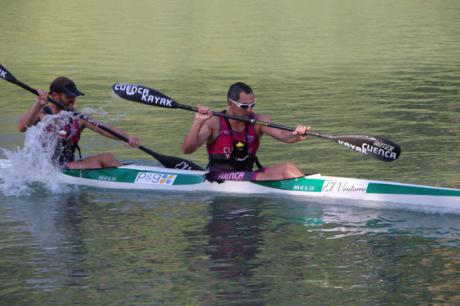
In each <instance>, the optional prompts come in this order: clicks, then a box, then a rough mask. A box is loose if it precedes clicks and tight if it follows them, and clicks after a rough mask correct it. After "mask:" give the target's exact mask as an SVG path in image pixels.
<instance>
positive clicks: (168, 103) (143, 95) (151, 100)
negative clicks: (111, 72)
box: [112, 83, 177, 108]
mask: <svg viewBox="0 0 460 306" xmlns="http://www.w3.org/2000/svg"><path fill="white" fill-rule="evenodd" d="M112 90H113V92H114V93H115V94H116V95H117V96H119V97H120V98H122V99H125V100H129V101H133V102H138V103H143V104H147V105H153V106H159V107H166V108H177V102H176V101H174V100H173V99H171V98H170V97H168V96H166V95H164V94H162V93H161V92H159V91H156V90H155V89H152V88H148V87H146V86H142V85H136V84H125V83H116V84H113V86H112Z"/></svg>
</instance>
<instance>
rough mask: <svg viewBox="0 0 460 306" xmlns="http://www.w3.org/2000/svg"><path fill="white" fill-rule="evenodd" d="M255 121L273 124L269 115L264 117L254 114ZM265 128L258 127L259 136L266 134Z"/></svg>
mask: <svg viewBox="0 0 460 306" xmlns="http://www.w3.org/2000/svg"><path fill="white" fill-rule="evenodd" d="M254 119H256V120H257V121H263V122H272V120H271V119H270V117H269V116H267V115H262V114H254ZM264 128H265V126H263V125H256V131H257V133H258V134H260V135H261V134H263V133H264V132H265V129H264Z"/></svg>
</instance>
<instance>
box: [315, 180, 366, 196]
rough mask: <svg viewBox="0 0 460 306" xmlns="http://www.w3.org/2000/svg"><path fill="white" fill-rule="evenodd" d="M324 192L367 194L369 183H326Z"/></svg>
mask: <svg viewBox="0 0 460 306" xmlns="http://www.w3.org/2000/svg"><path fill="white" fill-rule="evenodd" d="M322 191H323V192H351V193H366V191H367V183H350V182H345V181H343V182H341V181H324V184H323V190H322Z"/></svg>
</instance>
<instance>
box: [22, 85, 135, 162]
mask: <svg viewBox="0 0 460 306" xmlns="http://www.w3.org/2000/svg"><path fill="white" fill-rule="evenodd" d="M38 92H39V95H38V97H37V99H36V101H35V103H34V104H33V105H32V106H31V107H30V109H29V110H28V111H27V113H26V114H25V115H24V116H22V117H21V118H20V119H19V124H18V129H19V131H20V132H25V131H26V130H27V128H28V127H30V126H33V125H35V124H37V123H38V122H39V121H40V120H42V119H43V118H44V117H45V116H48V115H57V114H58V113H60V112H61V111H62V109H61V108H59V107H58V106H56V105H54V104H51V105H46V104H47V102H48V101H47V99H48V95H50V96H51V98H52V99H53V100H56V101H58V102H61V103H62V104H64V105H66V106H67V107H68V108H69V109H73V106H74V104H75V100H76V98H77V97H78V96H84V93H83V92H81V91H79V90H78V89H77V87H76V86H75V83H74V82H73V81H72V80H70V79H68V78H66V77H58V78H56V79H55V80H54V81H53V82H52V83H51V85H50V90H49V93H48V92H46V91H43V90H39V91H38ZM66 121H67V122H66V123H65V124H64V125H63V126H59V127H57V128H58V129H59V133H58V134H59V135H56V137H59V139H58V142H57V147H56V152H55V154H54V156H53V158H52V159H53V160H52V162H53V163H54V164H55V165H56V166H58V167H65V168H68V169H95V168H105V167H118V166H120V165H121V164H120V162H119V161H118V160H117V159H116V158H115V156H114V155H113V154H112V153H100V154H97V155H94V156H89V157H86V158H83V159H81V154H80V160H75V156H74V154H75V151H76V150H78V151H79V152H80V148H79V147H78V142H79V140H80V134H81V132H82V131H83V130H84V129H85V128H89V129H91V130H93V131H94V132H96V133H98V134H101V135H103V136H106V137H109V138H112V139H116V140H119V139H118V138H116V137H114V136H112V135H111V134H109V133H107V132H105V131H103V130H102V129H100V128H98V127H96V126H94V125H91V124H89V123H88V122H86V121H84V120H81V119H79V118H77V117H75V116H70V117H69V118H68V119H67V120H66ZM111 129H113V130H115V131H116V132H118V133H120V134H121V135H123V136H125V137H127V138H128V139H129V142H128V144H129V146H131V147H138V146H139V139H138V138H137V137H134V136H130V135H128V134H126V133H125V132H123V131H121V130H119V129H115V128H113V127H111Z"/></svg>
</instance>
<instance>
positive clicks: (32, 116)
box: [18, 90, 48, 132]
mask: <svg viewBox="0 0 460 306" xmlns="http://www.w3.org/2000/svg"><path fill="white" fill-rule="evenodd" d="M47 102H48V93H47V92H46V91H43V90H38V97H37V99H36V100H35V103H34V104H33V105H32V106H31V107H30V108H29V110H28V111H27V113H25V115H24V116H22V117H21V118H20V119H19V123H18V130H19V132H25V131H26V130H27V128H28V127H29V126H32V125H35V124H36V123H37V121H38V119H40V116H41V115H40V111H41V109H42V108H43V106H45V105H46V103H47Z"/></svg>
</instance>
